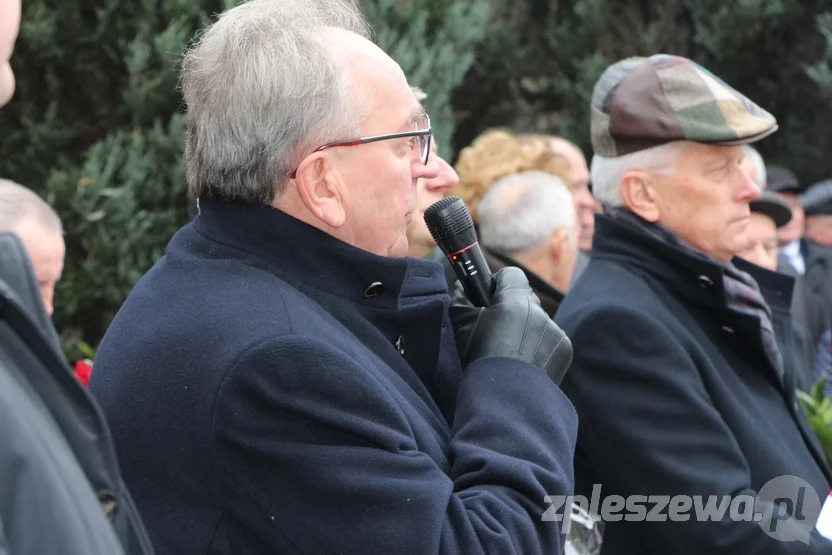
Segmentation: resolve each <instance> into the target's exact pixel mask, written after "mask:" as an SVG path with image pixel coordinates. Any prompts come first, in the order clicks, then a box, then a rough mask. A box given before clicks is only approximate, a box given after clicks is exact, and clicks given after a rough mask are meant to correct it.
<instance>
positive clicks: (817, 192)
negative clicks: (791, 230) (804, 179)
mask: <svg viewBox="0 0 832 555" xmlns="http://www.w3.org/2000/svg"><path fill="white" fill-rule="evenodd" d="M801 202H802V205H803V210H804V211H805V213H806V234H805V237H804V243H805V245H804V248H805V251H806V277H805V279H806V286H807V288H808V289H809V292H810V295H811V296H812V297H814V299H815V300H816V301H817V302H820V303H822V304H823V305H824V306H825V307H826V308H827V310H829V312H832V179H826V180H824V181H820V182H818V183H815V184H814V185H812V186H810V187H809V188H808V189H806V192H805V193H803V196H802V197H801Z"/></svg>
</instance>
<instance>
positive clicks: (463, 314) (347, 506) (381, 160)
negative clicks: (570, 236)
mask: <svg viewBox="0 0 832 555" xmlns="http://www.w3.org/2000/svg"><path fill="white" fill-rule="evenodd" d="M368 34H369V33H368V30H367V26H366V23H365V22H364V20H363V17H362V16H361V14H360V12H359V11H358V10H357V9H356V7H355V6H354V5H353V3H352V2H350V1H347V0H311V1H310V0H282V1H280V2H274V1H273V0H252V1H251V2H248V3H243V4H240V5H238V6H237V7H234V8H232V9H230V10H228V11H227V12H225V13H224V14H223V15H222V16H221V17H220V18H219V20H218V21H217V22H216V23H215V24H214V25H213V26H212V27H210V28H209V29H208V30H207V31H206V32H204V33H203V34H202V35H201V36H200V39H199V41H198V42H197V43H196V44H195V45H194V47H193V48H192V49H191V50H190V51H189V52H188V53H187V55H186V57H185V60H184V62H185V63H184V74H183V76H182V84H183V92H184V96H185V100H186V103H187V106H188V126H189V135H188V144H187V151H186V152H187V167H188V183H189V187H190V189H191V191H192V192H193V194H194V195H195V196H196V197H197V198H198V199H199V210H200V214H199V215H198V216H197V217H196V218H195V219H194V220H193V221H192V222H191V223H189V224H188V225H186V226H185V227H184V228H183V229H181V230H180V231H179V232H178V233H177V235H175V236H174V237H173V239H172V240H171V242H170V244H169V246H168V249H167V252H166V254H165V256H164V257H163V258H162V259H161V260H160V261H159V262H158V263H157V264H156V266H155V267H154V268H153V269H152V270H150V272H149V273H148V274H147V275H146V276H144V278H143V279H142V280H141V281H140V282H139V283H138V284H137V285H136V287H135V288H134V289H133V291H132V293H131V295H130V296H129V298H128V299H127V301H126V302H125V304H124V306H123V307H122V309H121V310H120V312H119V314H118V315H117V316H116V318H115V320H114V321H113V323H112V325H111V326H110V328H109V330H108V331H107V334H106V336H105V338H104V340H103V342H102V344H101V347H100V349H99V352H98V356H97V358H96V364H95V371H94V372H93V376H92V380H91V382H90V388H91V390H92V392H93V393H94V394H95V395H96V397H97V398H98V399H99V400H100V402H101V405H102V407H103V409H104V412H105V413H106V414H107V415H108V417H109V418H110V422H111V428H112V431H113V435H114V437H115V439H116V442H117V444H118V447H119V453H120V457H121V462H122V465H123V469H124V474H125V480H126V481H127V483H128V484H130V485H131V489H132V491H133V492H134V494H135V500H136V504H137V505H138V507H139V509H140V510H141V512H142V515H143V516H144V518H145V519H146V522H147V526H148V530H149V532H150V535H151V537H152V540H153V542H154V545H155V547H156V550H157V553H159V554H160V555H166V554H174V553H177V554H179V553H212V554H215V555H224V554H231V553H245V554H246V555H260V554H263V555H266V554H274V553H298V554H300V553H309V554H319V553H320V554H323V553H339V554H354V555H366V554H370V553H391V554H392V553H414V554H420V555H427V554H435V553H447V554H456V553H459V554H465V555H469V554H475V553H547V554H550V553H561V552H562V549H563V543H564V539H565V536H564V535H563V534H562V533H561V532H562V527H561V525H560V521H559V520H558V517H560V518H561V519H562V517H563V515H562V507H554V505H555V503H554V502H547V496H566V495H569V492H570V491H571V489H572V457H573V455H574V441H575V437H576V432H577V430H576V428H577V422H576V417H575V413H574V409H573V408H572V406H571V404H570V403H569V401H568V400H567V399H566V397H565V396H564V395H563V394H562V392H561V391H560V389H559V387H558V384H559V382H560V380H561V378H562V377H563V375H564V373H565V372H566V370H567V368H568V366H569V363H570V361H571V357H572V350H571V344H570V342H569V340H568V339H567V338H566V337H565V336H564V334H563V332H562V331H561V330H560V329H559V328H558V327H557V326H556V325H555V324H554V323H553V322H552V321H551V319H550V318H548V316H547V314H546V313H545V311H544V310H543V309H542V308H541V307H540V304H539V301H538V300H537V298H536V297H535V296H534V294H533V292H532V290H531V288H530V287H529V284H528V282H527V281H526V279H525V276H524V275H523V273H522V272H521V271H520V270H518V269H517V268H507V269H504V270H501V271H500V272H497V273H496V274H495V282H494V293H493V296H492V298H491V301H490V304H489V305H488V306H487V307H485V308H478V307H474V306H473V305H471V304H470V303H469V302H467V301H466V300H465V298H464V296H463V295H461V294H460V291H456V292H454V296H453V297H452V296H449V295H448V291H447V286H446V284H445V280H444V274H443V270H442V266H441V264H439V263H437V262H435V261H432V260H425V259H419V258H412V257H407V253H408V240H407V227H408V223H409V222H410V221H411V219H412V218H413V215H414V211H415V208H416V200H417V199H416V184H417V181H418V180H419V179H431V178H433V177H435V176H436V175H437V173H438V172H439V168H438V166H437V164H436V162H435V161H434V160H433V159H432V158H431V156H430V151H431V149H430V143H431V128H430V121H429V119H428V117H427V115H426V114H425V112H424V110H423V108H422V106H421V105H420V103H419V102H418V101H417V100H416V98H415V96H414V94H413V92H412V90H411V88H410V86H409V85H408V83H407V80H406V79H405V76H404V74H403V73H402V70H401V69H400V68H399V66H398V65H397V64H396V63H395V62H394V61H393V60H392V59H390V58H389V57H388V56H387V55H386V54H384V52H382V51H381V50H380V49H378V48H377V47H376V46H375V45H373V44H372V43H371V42H370V41H369V40H367V39H366V38H365V37H366V36H368ZM263 68H267V70H264V69H263ZM518 322H521V323H522V325H517V323H518ZM550 507H554V508H553V509H552V510H550ZM558 508H559V509H560V510H561V512H558V511H557V510H555V509H558ZM544 514H548V516H549V517H550V518H543V517H544Z"/></svg>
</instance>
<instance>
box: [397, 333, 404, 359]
mask: <svg viewBox="0 0 832 555" xmlns="http://www.w3.org/2000/svg"><path fill="white" fill-rule="evenodd" d="M395 345H396V350H397V351H399V354H401V355H404V336H403V335H400V336H399V337H397V338H396V343H395Z"/></svg>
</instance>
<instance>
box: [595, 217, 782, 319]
mask: <svg viewBox="0 0 832 555" xmlns="http://www.w3.org/2000/svg"><path fill="white" fill-rule="evenodd" d="M595 225H596V230H595V235H594V236H593V241H592V245H593V250H592V257H593V258H594V259H595V258H597V259H610V260H616V261H618V262H622V263H624V264H627V265H629V266H633V267H635V268H637V269H638V271H640V272H642V273H644V274H647V275H650V276H652V277H654V278H655V279H657V280H658V281H660V282H662V283H663V285H664V286H665V287H666V288H668V289H669V290H671V291H674V292H676V293H679V294H681V295H682V296H684V297H686V298H687V299H688V300H690V301H691V302H693V303H695V304H697V305H702V306H705V307H709V308H711V309H714V310H725V309H727V308H728V299H727V295H726V294H725V288H724V280H723V272H724V271H725V267H724V266H723V265H722V264H720V263H719V262H717V261H716V260H712V259H709V258H706V257H698V256H693V255H691V254H690V253H688V252H686V251H685V250H683V249H681V248H678V247H676V246H674V245H671V244H668V243H666V242H664V241H660V240H659V239H657V238H655V237H652V236H651V235H649V234H647V233H645V232H644V231H642V230H641V229H639V228H638V227H636V226H633V225H630V224H627V223H626V222H622V221H620V220H616V219H613V218H610V217H609V216H606V215H603V214H599V215H598V216H596V224H595ZM732 262H733V264H734V265H735V266H736V267H737V269H739V270H741V271H743V272H746V273H748V274H750V275H751V277H752V278H754V280H755V281H756V282H757V284H758V285H759V287H760V292H761V293H762V294H763V297H764V298H765V300H766V302H767V303H768V304H769V306H770V307H771V309H772V311H776V312H784V311H788V310H789V309H790V306H791V297H792V291H793V288H794V278H792V277H791V276H786V275H783V274H780V273H777V272H771V271H769V270H766V269H765V268H761V267H759V266H757V265H755V264H752V263H750V262H747V261H746V260H743V259H742V258H739V257H735V258H734V260H733V261H732Z"/></svg>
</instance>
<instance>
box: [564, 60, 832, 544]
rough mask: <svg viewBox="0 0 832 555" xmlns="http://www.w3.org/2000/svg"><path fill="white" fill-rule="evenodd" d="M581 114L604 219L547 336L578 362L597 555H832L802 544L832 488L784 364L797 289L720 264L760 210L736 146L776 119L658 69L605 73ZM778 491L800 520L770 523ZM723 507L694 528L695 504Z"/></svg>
mask: <svg viewBox="0 0 832 555" xmlns="http://www.w3.org/2000/svg"><path fill="white" fill-rule="evenodd" d="M591 110H592V122H591V135H592V144H593V149H594V151H595V158H594V159H593V163H592V182H593V192H594V193H595V195H596V197H597V198H599V199H601V200H602V201H603V202H604V204H605V206H606V210H605V214H604V215H601V216H599V217H598V219H597V220H596V230H595V238H594V242H593V255H592V260H591V262H590V263H589V266H588V267H587V269H586V271H585V272H584V274H583V275H582V276H581V279H580V280H579V282H578V283H577V284H576V285H575V286H574V287H573V289H572V291H570V293H569V294H568V295H567V296H566V299H565V300H564V302H563V304H562V305H561V307H560V310H559V311H558V314H557V315H556V320H557V321H558V323H559V324H560V325H562V326H563V328H564V330H565V331H566V332H567V333H568V334H569V337H570V338H571V339H572V341H573V344H574V346H575V360H574V368H573V369H572V370H571V371H570V373H569V374H568V375H567V377H566V379H565V380H564V384H563V387H564V391H565V392H566V393H567V395H568V396H569V397H570V399H571V400H572V402H573V403H574V404H575V408H576V409H577V411H578V415H579V418H580V422H581V426H580V432H579V437H578V447H577V450H576V460H575V473H576V476H575V481H576V488H575V489H576V494H581V495H584V496H586V498H587V499H590V498H591V497H595V498H596V499H598V501H597V502H595V503H596V510H597V507H600V508H601V510H600V516H601V518H603V519H604V520H605V522H606V526H605V531H604V546H603V553H605V554H606V555H622V554H627V555H630V554H633V555H635V554H642V553H673V554H674V555H688V554H690V555H700V554H703V553H743V554H746V555H757V554H759V555H762V554H766V555H772V554H781V553H782V554H786V553H832V542H830V541H829V540H827V539H826V538H824V537H823V536H821V534H820V533H819V532H818V531H817V530H815V529H814V525H815V522H816V521H817V519H818V516H819V512H820V503H821V502H822V501H824V500H826V498H827V496H828V493H829V491H830V489H832V472H830V469H829V466H828V465H827V462H826V460H825V457H824V454H823V451H822V450H821V449H820V446H819V444H818V441H817V438H816V437H815V435H814V432H813V430H812V428H811V426H810V425H809V423H808V421H807V420H806V417H805V415H804V414H803V411H802V410H801V408H800V405H799V403H798V399H797V397H796V392H795V380H796V376H795V375H794V371H793V370H790V368H791V365H790V364H789V362H790V359H791V357H793V356H794V351H793V346H792V333H791V328H790V323H791V318H790V314H789V309H790V298H791V292H792V287H793V284H794V280H793V278H791V277H789V276H785V275H782V274H778V273H776V272H772V271H769V270H766V269H764V268H761V267H759V266H756V265H754V264H751V263H749V262H747V261H744V260H742V259H739V258H735V256H734V253H736V252H740V251H742V250H743V249H744V248H745V247H747V245H748V242H749V237H748V223H749V214H750V208H749V204H750V202H752V201H754V200H755V199H756V198H758V196H759V195H760V188H759V187H758V186H757V185H756V184H755V183H754V182H753V181H752V180H751V179H750V178H749V176H748V175H747V174H746V172H745V171H744V170H743V168H742V161H743V158H744V155H745V154H744V152H743V145H745V144H750V143H753V142H755V141H758V140H760V139H762V138H764V137H767V136H768V135H770V134H772V133H774V132H775V131H776V129H777V123H776V121H775V119H774V117H773V116H772V115H771V114H769V113H768V112H766V111H764V110H763V109H762V108H760V107H759V106H757V105H756V104H754V103H753V102H752V101H751V100H749V99H748V98H746V97H745V96H743V95H742V94H741V93H739V92H737V91H736V90H734V89H732V88H731V87H730V86H728V85H727V84H726V83H724V82H723V81H721V80H720V79H719V78H718V77H716V76H714V75H713V74H712V73H710V72H709V71H708V70H706V69H705V68H703V67H701V66H699V65H698V64H696V63H695V62H693V61H691V60H688V59H685V58H680V57H676V56H668V55H661V54H660V55H655V56H651V57H649V58H629V59H626V60H622V61H620V62H617V63H615V64H613V65H612V66H610V67H609V68H607V69H606V71H604V73H603V74H602V75H601V78H600V79H599V80H598V82H597V83H596V85H595V88H594V91H593V95H592V102H591ZM778 339H782V343H783V345H785V347H784V348H782V349H781V348H780V347H779V346H778V341H777V340H778ZM790 477H791V478H790ZM778 478H782V480H783V481H781V482H779V483H778V482H772V480H775V479H778ZM772 483H773V484H776V485H771V484H772ZM596 485H600V487H601V489H600V492H598V491H595V487H594V486H596ZM767 485H769V487H766V486H767ZM789 488H793V489H792V491H795V492H796V491H798V488H802V491H803V492H804V493H805V494H806V499H810V497H809V496H810V495H811V496H813V497H811V499H814V500H815V501H814V504H809V503H803V502H800V501H797V502H795V503H792V504H790V505H788V506H785V505H784V504H783V503H782V499H780V498H781V497H782V495H783V492H784V491H788V489H789ZM618 496H620V498H619V497H618ZM616 498H618V499H622V498H623V499H624V500H626V505H624V504H621V505H618V504H617V501H616ZM726 498H727V499H729V501H728V502H727V503H731V507H733V509H732V510H731V511H728V510H727V508H726V510H725V511H723V512H721V513H719V514H716V515H711V516H710V517H708V518H705V517H703V515H702V514H701V511H696V509H695V505H694V503H693V502H694V501H695V500H697V499H698V500H700V501H701V502H702V503H708V504H710V503H711V502H712V501H715V502H716V503H723V502H724V501H723V500H724V499H726ZM662 500H667V501H669V502H670V503H669V504H668V502H662ZM744 505H748V506H749V507H750V509H749V511H752V510H753V511H754V512H755V513H754V514H750V512H749V511H747V512H746V513H745V514H739V515H738V513H741V511H739V510H737V509H736V507H738V506H739V507H742V506H744ZM613 507H615V508H613ZM668 513H669V515H668ZM757 513H760V514H762V515H765V517H764V520H763V521H762V522H757V521H755V518H756V517H755V514H757ZM798 537H799V538H800V539H801V540H804V539H805V541H806V543H805V544H804V543H802V541H801V542H796V541H792V540H794V539H796V538H798ZM784 538H789V541H779V540H783V539H784Z"/></svg>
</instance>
